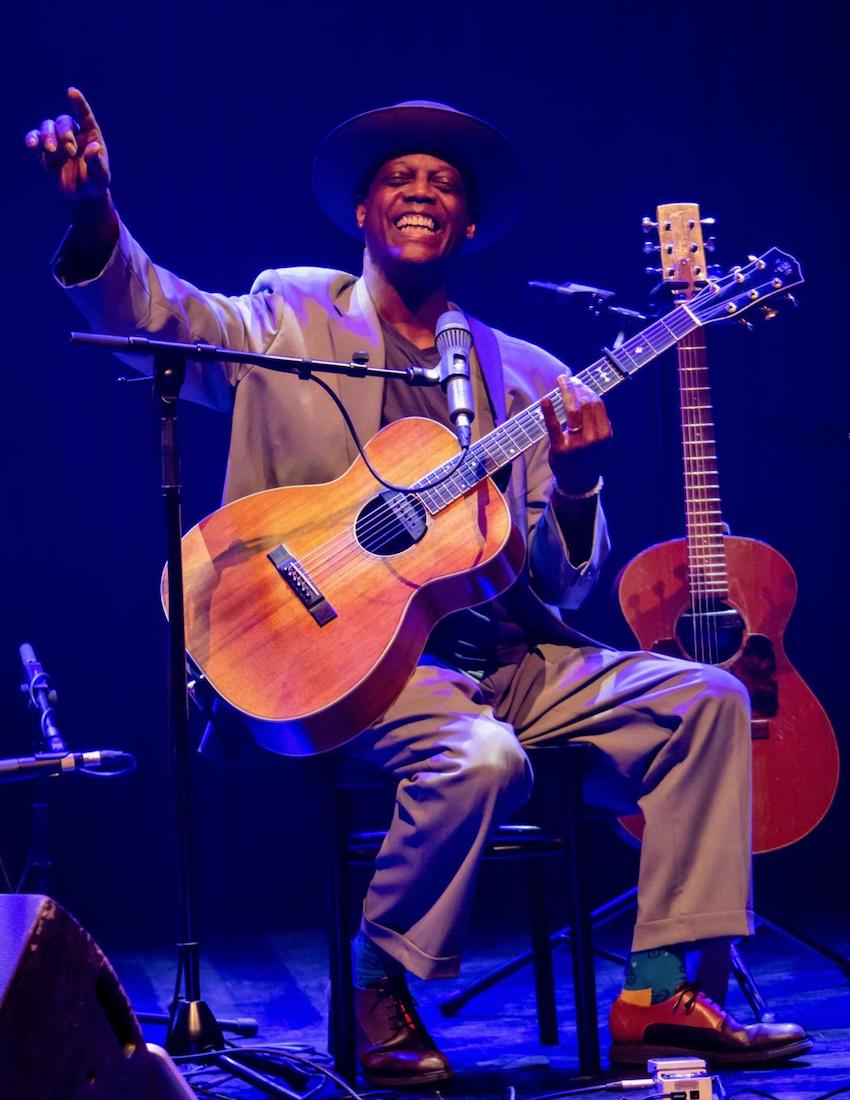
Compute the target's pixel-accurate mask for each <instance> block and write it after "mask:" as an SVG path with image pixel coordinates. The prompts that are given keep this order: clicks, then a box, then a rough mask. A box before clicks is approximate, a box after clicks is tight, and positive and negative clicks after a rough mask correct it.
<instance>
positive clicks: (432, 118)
mask: <svg viewBox="0 0 850 1100" xmlns="http://www.w3.org/2000/svg"><path fill="white" fill-rule="evenodd" d="M406 153H429V154H430V155H431V156H436V157H440V159H441V160H445V161H447V162H448V163H449V164H452V165H454V167H455V168H457V169H458V171H459V172H460V173H461V175H463V176H464V178H465V180H466V182H467V186H468V187H469V188H470V190H471V196H470V199H471V204H472V206H473V209H474V211H475V214H476V233H475V237H474V238H473V239H472V240H471V241H469V242H467V244H466V246H465V249H464V251H470V250H471V249H474V248H481V247H482V246H484V245H487V244H491V243H492V242H493V241H495V240H497V239H498V238H499V237H501V236H502V235H503V234H504V233H505V232H506V231H507V230H508V229H509V228H510V226H511V224H512V223H513V221H514V219H515V218H516V216H517V213H518V207H519V203H520V198H521V195H522V192H523V178H524V171H523V167H522V163H521V161H520V159H519V154H518V153H517V151H516V149H515V148H514V147H513V145H511V143H510V142H509V141H508V139H507V138H506V137H505V136H504V134H502V133H501V132H500V131H499V130H497V129H496V127H495V126H491V125H490V124H489V123H488V122H483V121H482V120H481V119H480V118H476V117H475V116H474V115H467V114H464V112H463V111H458V110H455V108H454V107H449V106H448V105H447V104H445V103H432V102H430V101H429V100H411V101H408V102H405V103H396V104H393V105H392V106H391V107H380V108H378V109H377V110H374V111H366V112H365V113H364V114H361V115H355V116H354V118H350V119H348V121H347V122H343V123H342V124H341V125H339V126H337V128H336V129H335V130H332V131H331V132H330V134H328V136H327V137H326V138H325V140H324V141H323V142H322V144H321V145H320V146H319V151H318V152H317V153H316V159H315V161H314V162H313V190H314V191H315V193H316V198H317V199H318V200H319V205H320V206H321V207H322V209H323V210H324V211H325V213H326V214H327V215H328V216H329V217H330V218H331V219H332V221H334V222H336V224H337V225H338V226H339V227H340V229H342V230H344V231H345V232H346V233H349V234H351V235H352V236H358V235H359V230H358V229H357V226H356V223H355V220H354V207H355V203H356V201H357V198H358V197H360V196H362V195H363V194H364V193H365V191H366V189H367V188H368V185H369V182H370V181H371V179H372V177H373V175H374V173H375V172H376V171H377V169H378V168H379V167H380V166H381V165H382V164H383V163H384V162H385V161H388V160H391V159H392V158H393V157H399V156H403V155H404V154H406Z"/></svg>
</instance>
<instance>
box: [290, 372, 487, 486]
mask: <svg viewBox="0 0 850 1100" xmlns="http://www.w3.org/2000/svg"><path fill="white" fill-rule="evenodd" d="M310 381H311V382H315V383H316V385H317V386H321V387H322V389H323V390H324V391H325V392H326V393H328V394H329V395H330V396H331V397H332V398H333V401H334V404H335V405H336V407H337V408H338V409H339V411H340V413H341V414H342V418H343V420H344V421H345V423H346V427H347V428H348V430H349V432H350V433H351V438H352V439H353V440H354V445H355V447H356V448H357V451H358V453H359V454H360V457H361V458H362V459H363V461H364V463H365V464H366V469H367V470H368V471H369V473H370V474H371V475H372V477H373V478H374V479H375V480H376V481H378V482H380V483H381V485H383V486H385V487H386V488H387V489H392V490H393V492H396V493H415V492H417V491H419V492H421V491H422V490H423V489H431V488H433V486H435V485H442V483H443V482H444V481H447V480H448V479H449V478H450V477H451V476H452V474H455V473H457V471H458V469H459V468H460V465H461V463H462V462H463V460H464V458H466V455H467V454H468V452H469V448H468V447H463V448H462V449H461V452H460V454H459V455H457V457H456V458H455V459H454V461H453V464H452V465H451V466H450V467H449V469H448V470H447V471H446V472H445V473H444V474H443V475H442V477H439V478H434V479H433V480H430V479H429V481H428V484H427V485H420V486H419V489H418V490H417V488H416V486H414V485H394V484H393V483H392V482H391V481H385V480H384V478H382V477H381V475H380V474H379V473H378V471H377V470H376V469H375V467H374V466H373V465H372V463H371V462H370V461H369V458H368V456H367V455H366V451H365V450H364V448H363V444H362V443H361V442H360V436H359V435H358V434H357V429H356V428H355V427H354V424H353V423H352V421H351V417H350V416H349V415H348V410H347V409H346V407H345V405H343V403H342V401H340V399H339V398H338V397H337V395H336V394H335V393H334V391H333V390H332V389H331V387H330V386H329V385H328V384H327V382H325V381H324V380H323V379H321V378H314V377H313V376H312V375H311V376H310Z"/></svg>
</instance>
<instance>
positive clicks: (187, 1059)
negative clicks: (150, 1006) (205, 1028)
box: [173, 1044, 364, 1100]
mask: <svg viewBox="0 0 850 1100" xmlns="http://www.w3.org/2000/svg"><path fill="white" fill-rule="evenodd" d="M242 1052H244V1053H247V1054H272V1055H275V1057H277V1058H280V1059H281V1060H283V1061H289V1062H296V1063H298V1064H300V1065H304V1066H308V1067H309V1068H310V1069H313V1070H315V1071H316V1072H317V1073H319V1074H321V1075H322V1076H323V1077H325V1078H327V1079H329V1080H331V1081H333V1082H334V1084H335V1085H336V1086H337V1087H338V1088H340V1089H341V1090H342V1091H343V1092H344V1093H346V1094H347V1095H348V1096H350V1097H351V1100H364V1097H363V1096H362V1095H361V1094H360V1093H359V1092H355V1090H354V1089H353V1088H351V1086H350V1085H349V1084H348V1083H347V1082H346V1081H344V1080H343V1079H342V1078H341V1077H340V1076H339V1075H338V1074H336V1073H334V1071H333V1070H332V1069H329V1068H328V1067H327V1066H323V1065H322V1064H321V1063H320V1062H314V1061H312V1060H311V1059H310V1058H305V1057H303V1055H300V1054H293V1053H292V1052H291V1051H289V1050H288V1049H287V1047H286V1045H285V1044H282V1045H281V1046H279V1047H269V1046H250V1047H243V1046H233V1047H229V1048H228V1049H227V1051H226V1052H224V1051H210V1052H209V1053H208V1054H180V1055H176V1056H174V1057H173V1061H174V1063H175V1065H177V1066H181V1067H182V1066H184V1065H188V1066H192V1065H195V1066H197V1067H198V1069H197V1070H192V1069H190V1070H188V1073H189V1074H191V1075H193V1076H194V1075H196V1074H198V1073H200V1072H202V1070H203V1069H204V1068H207V1069H208V1071H209V1072H214V1069H213V1067H211V1066H210V1067H207V1066H205V1062H206V1061H207V1059H210V1060H212V1059H214V1058H215V1057H216V1055H217V1054H222V1053H227V1054H229V1055H230V1056H231V1057H232V1056H233V1055H236V1054H239V1053H242ZM215 1069H217V1070H218V1072H219V1073H221V1072H224V1073H227V1070H223V1069H222V1067H221V1066H216V1067H215ZM181 1072H183V1071H182V1069H181ZM231 1076H235V1075H233V1074H232V1075H231ZM322 1084H324V1082H320V1084H319V1085H318V1086H316V1087H313V1088H311V1089H308V1090H307V1091H305V1092H304V1093H302V1097H303V1098H304V1100H309V1098H310V1097H312V1096H314V1095H315V1094H316V1093H317V1092H318V1091H319V1089H320V1088H321V1086H322Z"/></svg>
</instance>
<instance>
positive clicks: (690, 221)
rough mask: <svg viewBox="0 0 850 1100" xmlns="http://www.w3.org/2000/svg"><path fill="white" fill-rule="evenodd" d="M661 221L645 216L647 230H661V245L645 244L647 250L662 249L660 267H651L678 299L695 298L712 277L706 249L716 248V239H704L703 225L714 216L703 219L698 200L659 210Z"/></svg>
mask: <svg viewBox="0 0 850 1100" xmlns="http://www.w3.org/2000/svg"><path fill="white" fill-rule="evenodd" d="M656 217H657V219H658V220H657V221H655V222H653V221H652V220H651V219H650V218H644V219H643V229H644V232H647V233H648V232H649V230H650V229H657V230H658V244H657V245H650V244H647V245H645V246H644V250H645V251H646V252H656V251H657V252H658V253H659V260H660V267H658V268H657V269H656V268H649V269H647V270H649V271H651V272H652V273H654V274H659V275H660V276H661V281H662V284H666V285H668V286H669V287H670V289H671V290H672V291H673V293H674V295H675V296H676V298H678V299H688V298H691V297H692V296H693V295H694V294H695V293H696V292H697V290H698V289H699V288H700V287H702V286H705V284H706V282H707V280H708V264H707V263H706V259H705V253H706V250H712V249H713V247H714V238H709V240H708V241H704V240H703V235H702V227H703V225H713V224H714V218H701V217H700V212H699V206H698V205H697V204H696V203H695V202H671V203H666V204H664V205H662V206H659V207H657V209H656Z"/></svg>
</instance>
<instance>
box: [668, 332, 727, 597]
mask: <svg viewBox="0 0 850 1100" xmlns="http://www.w3.org/2000/svg"><path fill="white" fill-rule="evenodd" d="M679 402H680V408H681V418H682V456H683V460H684V465H685V518H686V521H687V533H688V538H687V543H688V575H689V579H690V588H691V594H692V595H693V596H694V597H695V598H700V597H706V596H707V597H713V598H716V599H718V600H724V599H727V598H728V595H729V577H728V572H727V568H726V543H725V541H724V535H725V527H724V525H723V518H722V515H721V511H720V483H719V481H718V473H717V450H716V445H715V439H714V416H713V410H712V404H711V389H710V388H709V384H708V360H707V358H706V354H705V343H704V339H703V334H702V333H698V334H697V333H695V334H694V336H693V337H691V338H689V339H688V340H686V341H683V342H682V343H681V344H680V345H679Z"/></svg>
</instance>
